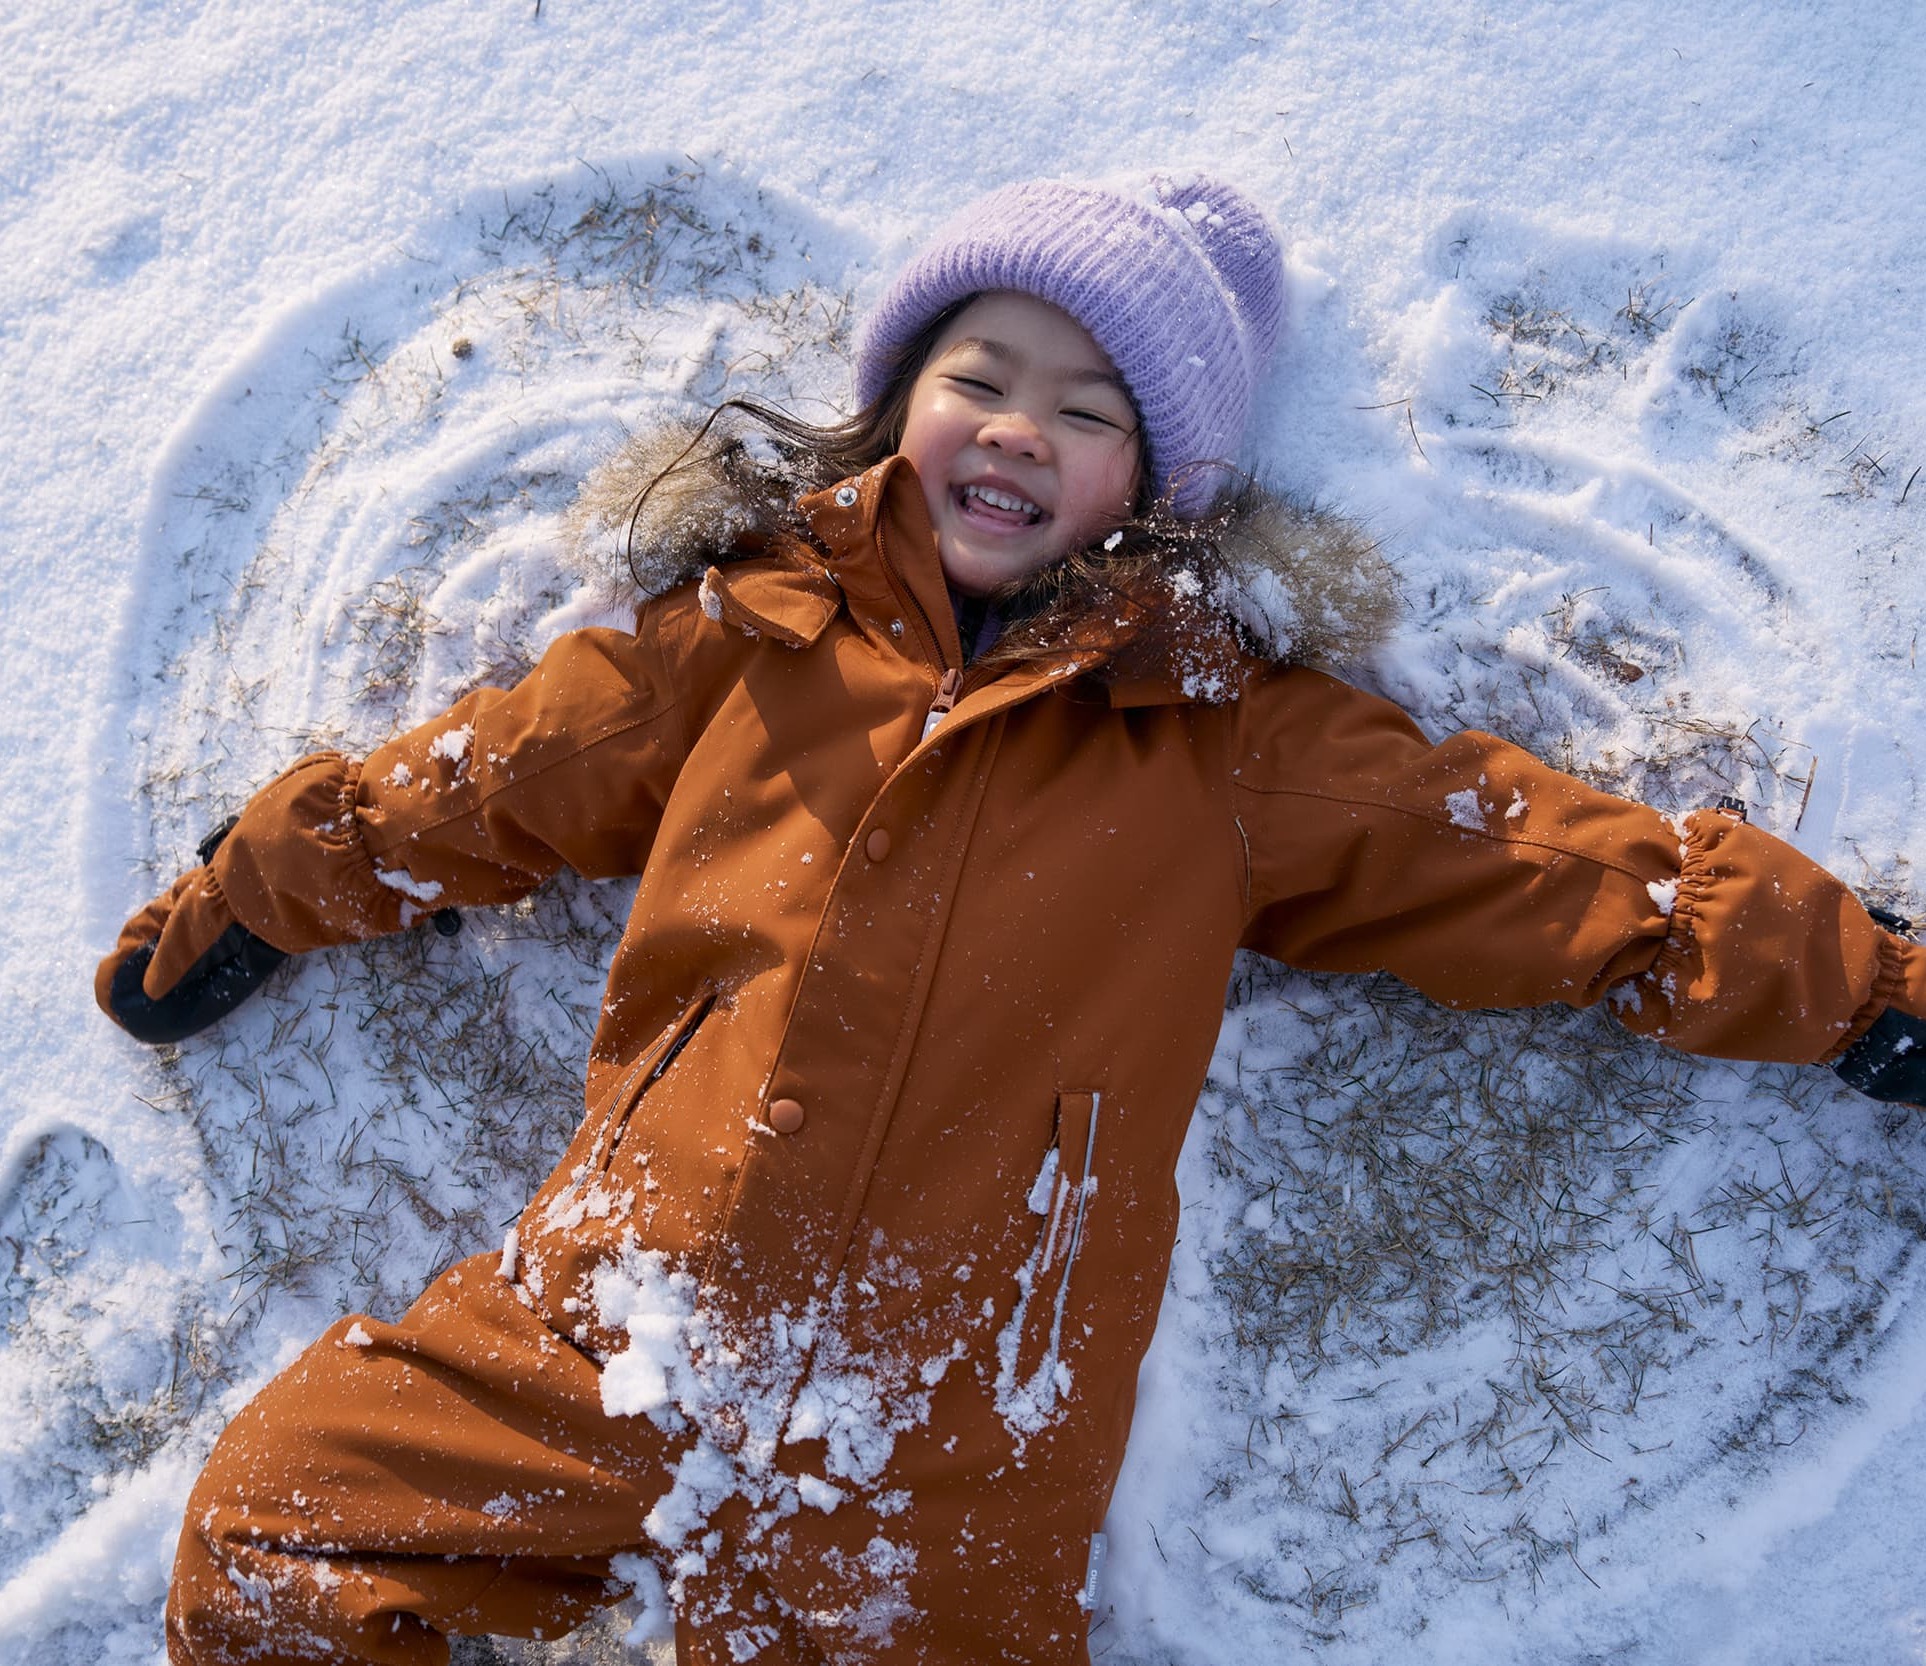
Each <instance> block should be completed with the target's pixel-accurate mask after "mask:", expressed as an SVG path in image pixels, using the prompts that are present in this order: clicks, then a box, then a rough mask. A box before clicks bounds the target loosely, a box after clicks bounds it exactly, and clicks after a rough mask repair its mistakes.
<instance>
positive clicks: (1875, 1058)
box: [1832, 1007, 1926, 1105]
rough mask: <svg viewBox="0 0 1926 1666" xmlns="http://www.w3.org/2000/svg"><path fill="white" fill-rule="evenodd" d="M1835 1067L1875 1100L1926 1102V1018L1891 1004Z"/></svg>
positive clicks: (1848, 1080) (1847, 1050)
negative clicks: (1915, 1015)
mask: <svg viewBox="0 0 1926 1666" xmlns="http://www.w3.org/2000/svg"><path fill="white" fill-rule="evenodd" d="M1832 1067H1833V1069H1834V1070H1836V1071H1838V1072H1839V1074H1840V1076H1841V1077H1842V1078H1844V1080H1845V1082H1846V1083H1847V1085H1848V1086H1850V1087H1855V1088H1857V1089H1858V1090H1859V1091H1860V1092H1861V1093H1863V1094H1867V1095H1869V1096H1870V1097H1872V1098H1874V1099H1889V1100H1893V1101H1895V1102H1897V1103H1899V1104H1904V1105H1926V1019H1921V1018H1915V1017H1913V1016H1912V1014H1911V1013H1906V1012H1901V1011H1900V1010H1899V1009H1898V1008H1897V1007H1888V1008H1887V1009H1886V1010H1885V1011H1884V1012H1882V1013H1881V1014H1880V1015H1879V1016H1878V1018H1876V1019H1875V1020H1874V1021H1873V1027H1872V1028H1871V1029H1870V1030H1868V1031H1867V1032H1866V1033H1865V1034H1864V1035H1862V1036H1861V1037H1860V1038H1859V1039H1858V1040H1857V1041H1855V1042H1854V1043H1853V1044H1852V1045H1851V1046H1850V1047H1848V1048H1847V1049H1846V1050H1845V1052H1843V1053H1841V1054H1840V1055H1839V1057H1838V1058H1836V1059H1834V1060H1833V1061H1832Z"/></svg>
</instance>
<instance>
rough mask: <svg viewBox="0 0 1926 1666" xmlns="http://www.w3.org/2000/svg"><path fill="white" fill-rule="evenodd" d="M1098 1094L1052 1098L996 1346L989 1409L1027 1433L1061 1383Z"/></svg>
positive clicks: (1091, 1182) (1091, 1185) (1091, 1176)
mask: <svg viewBox="0 0 1926 1666" xmlns="http://www.w3.org/2000/svg"><path fill="white" fill-rule="evenodd" d="M1101 1103H1102V1096H1101V1095H1099V1094H1095V1093H1063V1094H1059V1095H1058V1096H1057V1131H1056V1139H1055V1141H1054V1142H1053V1143H1052V1144H1051V1147H1050V1149H1049V1151H1048V1152H1047V1153H1046V1154H1045V1156H1044V1159H1043V1167H1042V1169H1041V1170H1040V1171H1039V1172H1038V1174H1037V1178H1036V1183H1035V1184H1034V1185H1033V1186H1031V1188H1030V1196H1029V1200H1028V1201H1029V1206H1030V1210H1031V1212H1032V1213H1033V1214H1037V1215H1041V1216H1042V1217H1043V1222H1042V1225H1041V1228H1040V1230H1039V1235H1038V1239H1037V1245H1036V1248H1035V1249H1033V1250H1032V1251H1031V1252H1030V1256H1029V1259H1028V1260H1027V1261H1025V1262H1024V1264H1023V1266H1022V1267H1021V1268H1020V1269H1019V1270H1018V1273H1017V1287H1018V1295H1017V1307H1016V1311H1015V1313H1013V1314H1012V1315H1011V1317H1010V1323H1009V1327H1008V1329H1007V1330H1006V1332H1005V1336H1004V1337H1001V1338H999V1339H998V1345H997V1381H996V1398H997V1410H998V1411H999V1412H1001V1413H1002V1414H1003V1416H1004V1417H1005V1419H1006V1420H1007V1421H1009V1422H1010V1423H1011V1424H1012V1425H1013V1426H1015V1427H1017V1428H1019V1429H1023V1430H1024V1431H1025V1432H1029V1431H1030V1430H1032V1429H1034V1428H1038V1427H1041V1426H1042V1423H1043V1422H1044V1420H1045V1419H1046V1417H1047V1416H1048V1414H1049V1412H1050V1411H1051V1409H1052V1408H1053V1407H1054V1406H1055V1404H1056V1402H1057V1400H1058V1398H1059V1397H1060V1396H1061V1394H1062V1393H1063V1392H1064V1390H1066V1389H1067V1388H1068V1386H1069V1374H1068V1370H1067V1368H1065V1367H1064V1365H1063V1363H1062V1358H1061V1353H1062V1344H1063V1322H1064V1315H1065V1313H1066V1312H1067V1311H1068V1308H1069V1302H1070V1276H1071V1273H1072V1271H1073V1270H1074V1268H1075V1267H1076V1262H1077V1254H1078V1252H1079V1251H1080V1250H1081V1249H1082V1248H1083V1237H1084V1225H1085V1219H1086V1216H1087V1215H1088V1213H1089V1209H1090V1204H1091V1199H1092V1198H1093V1197H1094V1196H1095V1195H1096V1191H1097V1179H1096V1169H1095V1164H1096V1153H1097V1112H1098V1110H1099V1109H1100V1107H1101Z"/></svg>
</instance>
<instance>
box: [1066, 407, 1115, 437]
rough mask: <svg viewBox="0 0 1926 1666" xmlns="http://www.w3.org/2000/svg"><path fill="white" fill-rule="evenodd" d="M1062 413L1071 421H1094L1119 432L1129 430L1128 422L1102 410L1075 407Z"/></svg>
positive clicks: (1100, 425)
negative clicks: (1120, 420) (1121, 420)
mask: <svg viewBox="0 0 1926 1666" xmlns="http://www.w3.org/2000/svg"><path fill="white" fill-rule="evenodd" d="M1063 414H1064V415H1065V416H1067V417H1069V418H1070V419H1071V420H1072V421H1075V422H1094V423H1096V424H1097V425H1098V426H1099V427H1102V428H1114V429H1116V430H1117V431H1118V432H1119V433H1126V432H1128V431H1129V428H1130V424H1128V423H1124V422H1119V421H1118V420H1117V419H1116V418H1115V417H1113V416H1111V415H1109V414H1108V413H1107V412H1104V411H1091V410H1085V409H1083V408H1081V407H1078V408H1077V409H1074V410H1068V411H1065V412H1064V413H1063Z"/></svg>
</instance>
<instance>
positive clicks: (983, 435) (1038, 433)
mask: <svg viewBox="0 0 1926 1666" xmlns="http://www.w3.org/2000/svg"><path fill="white" fill-rule="evenodd" d="M977 438H978V440H979V441H980V443H982V444H983V445H985V446H987V447H989V448H991V449H993V450H996V451H1001V452H1003V453H1005V454H1006V455H1008V456H1012V457H1027V458H1029V459H1030V460H1031V461H1032V462H1039V463H1040V462H1045V461H1047V460H1048V459H1049V455H1050V442H1049V440H1048V438H1047V437H1046V436H1045V434H1044V432H1043V428H1042V426H1041V425H1040V424H1039V423H1038V422H1037V421H1036V419H1035V418H1034V417H1032V416H1031V415H1030V413H1029V412H1028V411H1026V410H1024V409H1023V408H1022V407H1021V406H1019V405H1006V406H1004V407H1003V408H1002V409H1001V410H997V411H992V412H991V413H990V414H989V415H988V416H986V417H985V418H984V419H983V426H982V428H981V430H979V432H978V434H977Z"/></svg>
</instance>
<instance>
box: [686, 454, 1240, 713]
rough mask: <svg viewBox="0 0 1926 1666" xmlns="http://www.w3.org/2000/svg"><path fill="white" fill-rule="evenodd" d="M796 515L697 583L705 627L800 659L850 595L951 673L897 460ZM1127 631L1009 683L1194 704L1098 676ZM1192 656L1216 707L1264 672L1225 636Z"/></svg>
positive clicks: (924, 544) (924, 512)
mask: <svg viewBox="0 0 1926 1666" xmlns="http://www.w3.org/2000/svg"><path fill="white" fill-rule="evenodd" d="M797 508H798V511H799V513H800V514H801V516H802V518H803V522H804V525H805V527H806V529H807V534H808V536H807V538H803V537H792V538H787V539H778V540H775V541H774V542H773V543H772V544H770V545H768V546H765V547H764V548H763V550H762V552H761V553H762V557H763V558H762V559H760V560H753V561H734V562H730V563H728V564H726V565H724V564H720V563H719V564H717V565H714V566H712V567H710V568H709V570H708V571H707V573H705V574H704V576H703V580H702V595H703V605H704V607H705V608H706V609H708V610H709V611H710V612H711V613H712V615H713V616H715V617H718V618H721V619H723V620H726V621H727V622H728V623H730V624H733V625H735V626H737V627H738V628H739V629H743V630H751V631H755V632H757V633H758V634H760V635H764V636H769V637H773V638H774V639H775V640H777V641H779V642H783V643H786V644H788V645H789V646H790V647H794V648H806V647H810V646H813V645H814V644H815V642H816V641H817V640H818V639H819V638H820V637H821V636H822V634H823V632H824V631H826V630H827V629H828V628H829V625H830V623H831V621H833V620H834V619H835V617H836V615H837V614H838V613H839V612H841V611H842V610H843V609H844V607H845V606H846V605H847V600H846V598H847V597H848V596H852V595H853V596H856V597H858V598H860V599H863V600H869V601H875V602H881V601H885V600H887V601H890V602H892V603H897V604H907V606H906V609H905V611H907V612H908V613H910V614H911V615H912V616H913V617H914V619H915V625H916V628H917V629H918V631H919V633H920V634H921V635H923V636H924V637H925V638H926V639H927V641H928V643H929V645H930V646H931V647H933V648H934V649H935V652H936V654H937V657H938V661H939V669H943V668H948V667H956V668H958V669H959V670H960V669H961V667H962V665H963V648H962V643H961V641H960V639H959V638H958V636H957V630H956V621H955V613H954V611H953V609H952V606H951V601H950V595H949V589H948V586H947V584H946V583H945V581H944V578H943V570H942V566H941V563H940V561H939V560H938V557H937V553H936V535H935V531H934V529H933V528H932V527H931V524H930V519H929V511H928V508H927V506H926V504H925V503H924V499H923V492H922V487H921V485H920V483H919V482H918V481H917V478H916V472H915V470H914V468H913V467H912V466H911V465H910V463H909V462H908V461H907V460H906V459H904V458H902V457H891V458H889V459H887V460H886V461H884V462H882V463H878V464H877V465H876V466H875V467H874V468H871V469H867V470H865V471H864V472H863V473H862V474H859V475H855V476H852V477H851V478H850V479H847V480H843V481H839V482H838V483H837V484H836V485H834V486H831V487H827V488H825V489H824V490H822V491H819V492H812V493H809V494H808V495H807V496H805V497H803V498H802V499H801V500H800V502H799V503H798V505H797ZM1147 605H1148V604H1140V606H1147ZM1137 623H1138V620H1137V619H1136V618H1134V617H1131V616H1129V615H1127V614H1126V615H1125V616H1123V617H1119V618H1118V619H1116V620H1115V621H1114V622H1113V624H1112V627H1111V629H1109V630H1108V631H1102V632H1100V631H1098V630H1097V629H1096V628H1095V627H1094V624H1093V622H1090V621H1086V622H1085V625H1084V628H1083V629H1082V630H1080V631H1079V632H1078V634H1077V636H1076V637H1074V638H1073V639H1071V640H1070V641H1067V642H1065V643H1063V644H1062V645H1061V646H1059V647H1058V648H1056V649H1055V650H1054V651H1053V652H1050V653H1048V654H1045V655H1041V656H1039V657H1038V658H1037V659H1035V660H1034V661H1032V662H1031V663H1030V664H1028V665H1026V666H1025V667H1024V668H1023V669H1022V671H1021V672H1019V673H1017V675H1018V676H1019V678H1020V680H1021V681H1022V683H1024V684H1025V685H1026V687H1032V686H1041V685H1044V684H1048V683H1053V682H1054V683H1057V684H1059V685H1060V686H1062V687H1064V689H1065V691H1066V692H1068V693H1070V694H1072V695H1073V696H1074V697H1078V698H1085V699H1100V700H1103V701H1105V702H1106V703H1108V704H1109V705H1111V706H1113V707H1129V706H1157V705H1172V704H1179V703H1182V702H1185V701H1190V700H1194V699H1197V698H1199V697H1200V695H1202V694H1204V693H1205V692H1206V684H1205V682H1204V681H1203V680H1200V679H1198V678H1191V679H1188V680H1184V679H1180V678H1179V677H1178V676H1175V675H1172V674H1169V673H1164V674H1154V673H1137V674H1129V673H1125V674H1117V673H1115V672H1114V670H1113V671H1112V674H1110V675H1100V674H1101V673H1102V672H1103V671H1104V670H1105V668H1106V667H1107V666H1108V665H1109V663H1110V661H1111V659H1112V658H1113V656H1114V654H1115V651H1116V649H1117V648H1118V646H1119V645H1120V644H1122V643H1124V642H1126V641H1128V640H1129V639H1130V636H1131V634H1132V632H1133V629H1134V627H1135V626H1136V624H1137ZM906 628H909V627H907V626H906ZM1202 651H1206V652H1209V653H1210V654H1211V655H1212V656H1213V657H1214V658H1215V659H1217V660H1218V661H1219V662H1220V663H1219V665H1218V667H1217V674H1216V675H1215V676H1213V677H1212V678H1210V679H1208V683H1207V687H1208V689H1209V691H1211V692H1213V693H1214V694H1215V697H1217V698H1226V697H1231V696H1234V694H1235V691H1236V690H1237V689H1238V688H1239V687H1241V686H1242V683H1243V681H1244V679H1245V678H1246V677H1248V676H1249V675H1251V674H1253V673H1254V672H1256V671H1257V670H1259V669H1260V668H1261V667H1262V666H1263V665H1264V664H1266V663H1267V662H1266V661H1265V660H1263V659H1262V658H1260V657H1259V656H1258V655H1255V654H1253V653H1250V652H1249V651H1248V650H1246V649H1244V648H1243V647H1242V646H1241V645H1240V644H1238V643H1237V642H1236V640H1235V638H1234V636H1233V635H1232V633H1231V632H1229V631H1228V630H1226V631H1224V632H1222V633H1221V640H1220V641H1219V642H1217V643H1213V644H1208V645H1206V646H1205V648H1204V650H1202Z"/></svg>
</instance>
